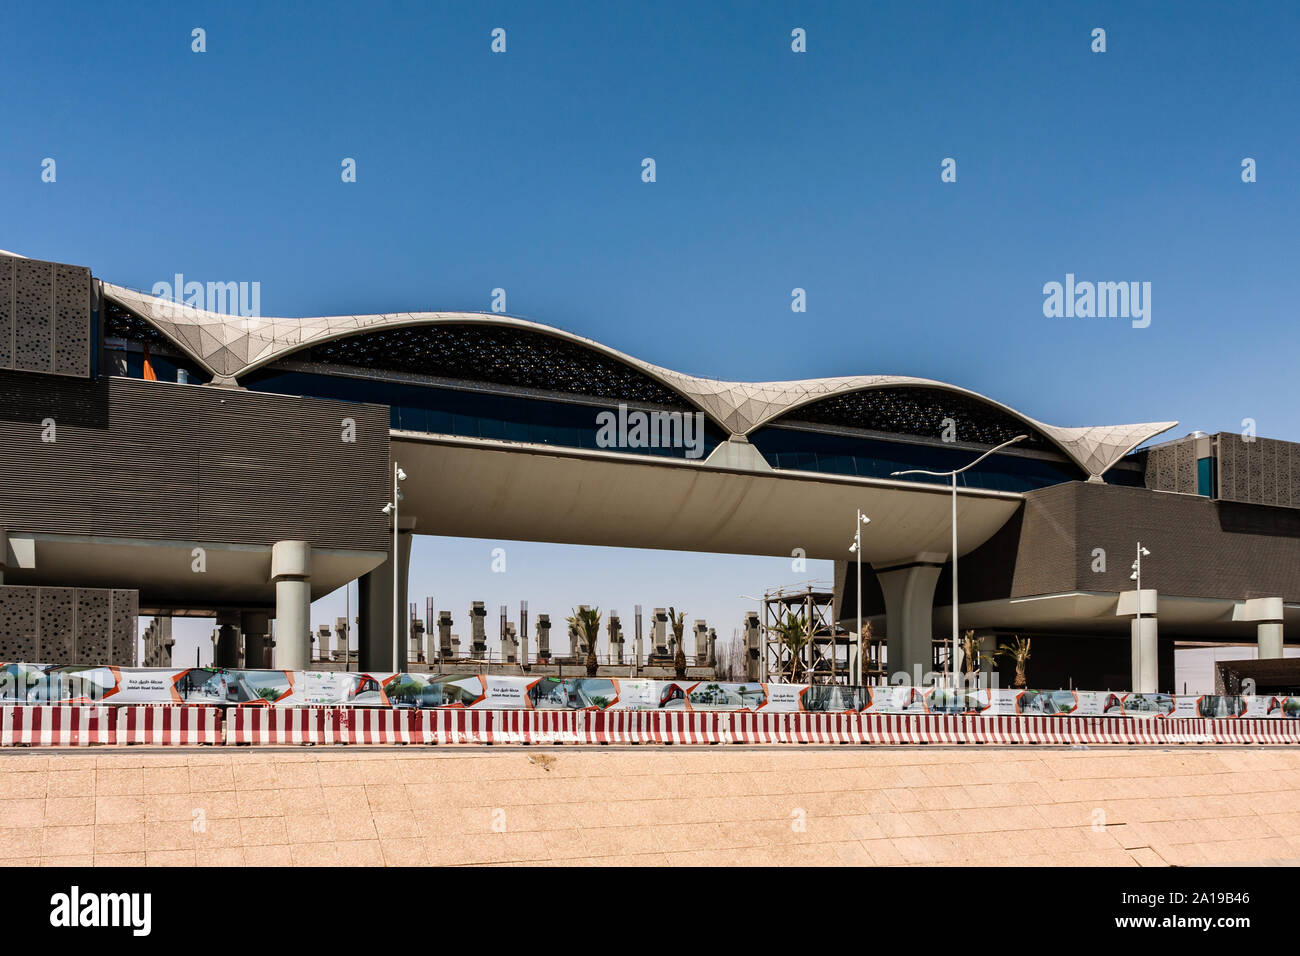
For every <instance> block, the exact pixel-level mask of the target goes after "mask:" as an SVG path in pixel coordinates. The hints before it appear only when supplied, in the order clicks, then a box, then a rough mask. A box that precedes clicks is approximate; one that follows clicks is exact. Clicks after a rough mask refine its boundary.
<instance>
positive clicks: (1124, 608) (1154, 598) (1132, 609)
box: [1115, 588, 1160, 694]
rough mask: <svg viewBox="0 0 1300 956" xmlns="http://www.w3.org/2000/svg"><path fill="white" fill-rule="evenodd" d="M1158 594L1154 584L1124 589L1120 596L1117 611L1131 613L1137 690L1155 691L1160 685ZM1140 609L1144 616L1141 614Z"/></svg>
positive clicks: (1123, 613) (1131, 641)
mask: <svg viewBox="0 0 1300 956" xmlns="http://www.w3.org/2000/svg"><path fill="white" fill-rule="evenodd" d="M1157 605H1158V595H1157V594H1156V591H1155V589H1154V588H1143V589H1142V592H1141V593H1140V594H1139V593H1138V592H1137V591H1124V592H1122V593H1121V594H1120V596H1119V604H1118V606H1117V607H1116V608H1115V614H1116V615H1117V616H1119V617H1128V618H1131V619H1132V620H1131V621H1130V622H1129V640H1130V654H1131V658H1132V666H1133V674H1132V680H1133V687H1132V690H1133V692H1134V693H1137V694H1154V693H1156V692H1157V691H1158V690H1159V689H1160V688H1159V684H1160V653H1159V643H1158V636H1159V633H1158V630H1157V626H1156V607H1157ZM1139 610H1140V611H1141V617H1139V616H1138V612H1139Z"/></svg>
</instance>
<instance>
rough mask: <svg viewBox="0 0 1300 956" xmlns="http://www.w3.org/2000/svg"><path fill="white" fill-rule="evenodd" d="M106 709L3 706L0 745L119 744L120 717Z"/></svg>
mask: <svg viewBox="0 0 1300 956" xmlns="http://www.w3.org/2000/svg"><path fill="white" fill-rule="evenodd" d="M113 710H114V708H112V707H104V706H85V707H76V706H42V705H20V706H13V707H0V746H3V747H89V746H94V745H111V744H115V743H117V715H116V714H115V713H113Z"/></svg>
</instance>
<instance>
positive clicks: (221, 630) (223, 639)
mask: <svg viewBox="0 0 1300 956" xmlns="http://www.w3.org/2000/svg"><path fill="white" fill-rule="evenodd" d="M212 663H213V665H214V666H216V667H239V666H240V660H239V612H238V611H219V612H218V613H217V645H216V647H215V648H213V652H212Z"/></svg>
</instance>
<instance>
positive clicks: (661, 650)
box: [650, 607, 668, 657]
mask: <svg viewBox="0 0 1300 956" xmlns="http://www.w3.org/2000/svg"><path fill="white" fill-rule="evenodd" d="M654 622H655V623H654V630H653V631H651V632H650V633H651V639H650V640H651V647H652V648H653V650H652V651H651V653H652V654H656V655H658V656H659V657H667V656H668V612H667V611H666V610H664V609H663V608H661V607H657V608H655V613H654Z"/></svg>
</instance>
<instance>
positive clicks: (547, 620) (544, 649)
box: [537, 614, 551, 664]
mask: <svg viewBox="0 0 1300 956" xmlns="http://www.w3.org/2000/svg"><path fill="white" fill-rule="evenodd" d="M550 659H551V615H549V614H539V615H537V660H538V662H539V663H542V664H545V663H548V662H549V661H550Z"/></svg>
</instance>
